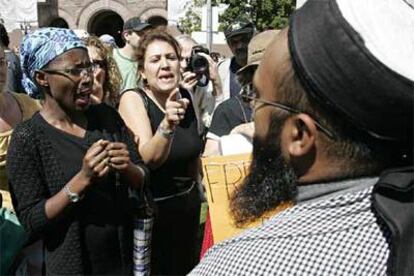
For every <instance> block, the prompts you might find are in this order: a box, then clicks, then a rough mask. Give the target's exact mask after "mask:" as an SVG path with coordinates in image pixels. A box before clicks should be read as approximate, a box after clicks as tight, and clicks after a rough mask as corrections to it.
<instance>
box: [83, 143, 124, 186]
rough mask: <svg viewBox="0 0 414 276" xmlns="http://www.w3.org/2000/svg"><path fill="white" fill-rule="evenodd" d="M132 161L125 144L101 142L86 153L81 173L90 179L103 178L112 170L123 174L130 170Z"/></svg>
mask: <svg viewBox="0 0 414 276" xmlns="http://www.w3.org/2000/svg"><path fill="white" fill-rule="evenodd" d="M130 162H131V160H130V157H129V151H128V148H127V146H126V145H125V144H124V143H120V142H110V141H107V140H102V139H101V140H99V141H97V142H95V143H94V144H93V145H92V146H91V147H90V148H89V149H88V151H87V152H86V154H85V156H84V158H83V164H82V169H81V173H82V174H83V175H84V176H85V177H87V178H89V179H94V178H99V177H103V176H105V175H106V174H108V172H109V171H110V170H114V171H119V172H122V171H124V170H126V169H127V168H128V165H129V164H130Z"/></svg>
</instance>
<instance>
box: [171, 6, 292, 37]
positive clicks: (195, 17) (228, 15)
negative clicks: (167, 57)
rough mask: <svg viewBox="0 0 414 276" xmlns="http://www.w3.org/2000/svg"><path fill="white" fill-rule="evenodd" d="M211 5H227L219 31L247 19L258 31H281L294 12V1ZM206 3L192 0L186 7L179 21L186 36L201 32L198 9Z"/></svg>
mask: <svg viewBox="0 0 414 276" xmlns="http://www.w3.org/2000/svg"><path fill="white" fill-rule="evenodd" d="M211 2H212V5H213V6H215V5H218V4H220V3H223V4H227V5H229V6H228V8H227V9H226V11H225V12H224V13H223V14H222V15H221V16H220V19H219V20H220V22H221V24H220V27H219V31H223V30H225V29H226V27H227V26H228V25H229V24H230V23H231V22H233V21H234V19H236V18H240V17H247V18H248V19H249V20H250V21H252V22H253V23H254V24H255V26H256V28H257V30H258V31H263V30H266V29H281V28H283V27H284V26H286V25H287V23H288V18H289V16H290V14H291V13H292V12H293V11H294V9H295V6H296V0H250V6H249V5H247V3H248V1H247V0H212V1H211ZM206 3H207V1H206V0H192V2H191V3H189V4H188V5H187V6H186V10H187V11H186V13H185V16H184V17H183V18H181V19H180V20H179V26H180V29H181V30H182V31H183V32H184V33H187V34H191V32H193V31H200V30H201V12H200V8H201V7H202V6H203V5H205V4H206Z"/></svg>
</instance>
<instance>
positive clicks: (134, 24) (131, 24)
mask: <svg viewBox="0 0 414 276" xmlns="http://www.w3.org/2000/svg"><path fill="white" fill-rule="evenodd" d="M149 27H152V25H151V24H149V23H148V22H146V21H144V20H141V19H140V18H139V17H137V16H136V17H132V18H130V19H128V20H127V21H125V23H124V28H123V31H137V32H140V31H142V30H144V29H146V28H149Z"/></svg>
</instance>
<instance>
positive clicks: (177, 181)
mask: <svg viewBox="0 0 414 276" xmlns="http://www.w3.org/2000/svg"><path fill="white" fill-rule="evenodd" d="M138 93H141V95H142V96H143V97H144V104H145V105H146V108H147V113H148V117H149V119H150V122H151V129H152V133H153V134H155V132H156V131H157V128H158V125H159V124H160V123H161V121H162V120H163V119H164V116H165V114H164V112H163V111H162V110H161V109H160V108H159V107H158V106H157V105H156V104H155V103H154V102H153V100H152V99H151V98H149V97H148V96H147V95H146V93H145V92H143V91H140V92H138ZM180 93H181V97H182V98H187V99H188V100H189V101H190V104H189V105H188V108H187V110H186V113H185V116H184V119H183V120H182V121H181V122H180V124H179V125H178V126H177V128H176V130H175V134H174V137H173V138H172V139H173V141H172V144H171V150H170V153H169V155H168V158H167V160H166V161H165V162H164V164H162V165H161V166H160V167H159V168H157V169H155V170H152V171H151V185H150V189H151V192H152V194H153V196H154V198H159V197H165V196H171V195H174V194H177V193H180V192H183V191H186V190H188V189H189V188H190V187H191V185H192V183H193V182H194V181H195V180H196V179H194V170H195V168H196V165H197V159H198V158H199V157H200V154H201V151H202V150H203V140H202V139H201V137H200V135H199V134H198V128H197V118H196V115H195V112H194V107H193V103H192V100H191V95H190V94H189V92H188V91H186V90H180Z"/></svg>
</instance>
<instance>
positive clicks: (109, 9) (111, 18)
mask: <svg viewBox="0 0 414 276" xmlns="http://www.w3.org/2000/svg"><path fill="white" fill-rule="evenodd" d="M37 9H38V25H39V27H44V26H55V27H68V28H71V29H81V30H86V31H88V32H89V33H91V34H95V35H97V36H100V35H102V34H110V35H112V36H113V37H115V39H116V41H117V44H118V45H119V46H122V45H123V42H122V39H121V35H120V34H121V31H122V26H123V24H124V22H125V21H126V20H127V19H129V18H131V17H133V16H139V17H140V18H141V19H143V20H147V21H149V22H150V23H152V24H154V25H167V23H168V21H167V16H168V13H167V0H43V1H38V5H37Z"/></svg>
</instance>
